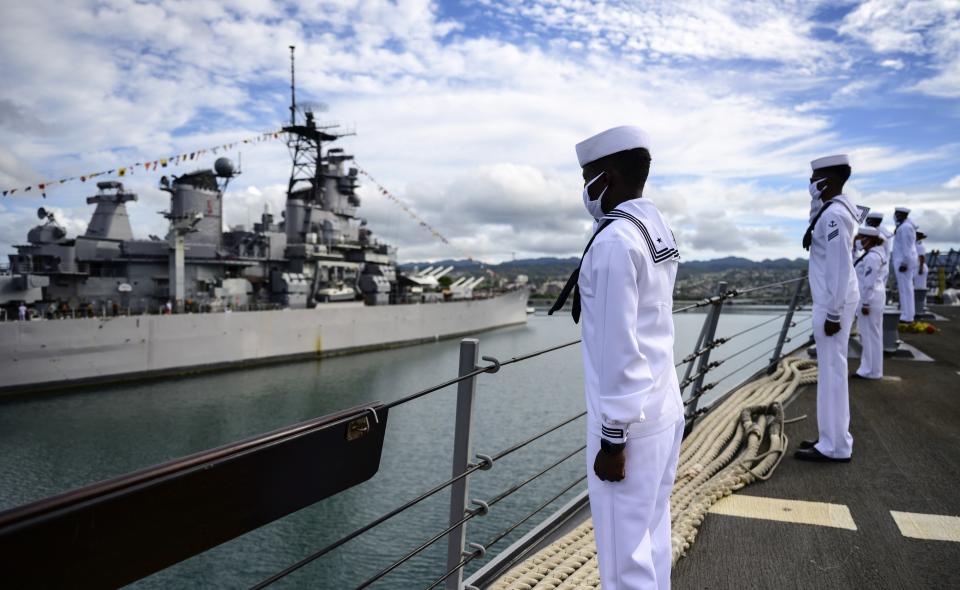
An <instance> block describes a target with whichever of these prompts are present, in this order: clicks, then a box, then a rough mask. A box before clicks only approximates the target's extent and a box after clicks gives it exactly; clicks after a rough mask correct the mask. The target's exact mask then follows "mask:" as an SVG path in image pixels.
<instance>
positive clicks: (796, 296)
mask: <svg viewBox="0 0 960 590" xmlns="http://www.w3.org/2000/svg"><path fill="white" fill-rule="evenodd" d="M803 276H804V277H806V276H807V273H806V272H804V273H803ZM806 283H807V282H806V281H802V280H801V281H797V288H796V290H794V292H793V299H792V300H791V301H790V308H789V309H787V315H786V316H785V317H784V318H783V326H782V327H781V328H780V337H779V338H777V345H776V347H774V349H773V356H772V357H770V364H769V366H767V374H768V375H770V374H771V373H773V372H774V371H775V370H776V368H777V363H778V362H779V361H780V354H781V353H782V352H783V345H784V343H785V342H786V341H787V333H788V332H789V331H790V325H791V324H792V323H793V312H794V311H795V310H796V309H797V305H799V304H800V295H801V294H802V293H803V286H804V285H805V284H806Z"/></svg>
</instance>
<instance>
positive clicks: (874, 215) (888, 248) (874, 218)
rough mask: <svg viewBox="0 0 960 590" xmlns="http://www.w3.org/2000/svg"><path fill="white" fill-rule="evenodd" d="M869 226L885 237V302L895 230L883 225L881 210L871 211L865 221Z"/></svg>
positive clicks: (883, 283) (884, 300)
mask: <svg viewBox="0 0 960 590" xmlns="http://www.w3.org/2000/svg"><path fill="white" fill-rule="evenodd" d="M864 224H866V225H867V226H868V227H875V228H877V231H878V232H880V237H881V238H883V259H884V260H886V261H887V263H886V264H885V265H884V266H883V280H882V282H881V285H882V287H883V292H884V299H883V303H884V305H886V303H887V296H886V292H887V285H888V284H889V278H890V255H891V254H892V253H893V232H892V231H890V230H889V229H887V228H886V227H885V226H884V225H883V213H880V212H879V211H871V212H870V213H868V214H867V219H866V221H864Z"/></svg>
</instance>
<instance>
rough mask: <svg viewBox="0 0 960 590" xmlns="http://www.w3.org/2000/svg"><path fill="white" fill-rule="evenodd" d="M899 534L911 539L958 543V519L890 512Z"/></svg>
mask: <svg viewBox="0 0 960 590" xmlns="http://www.w3.org/2000/svg"><path fill="white" fill-rule="evenodd" d="M890 516H892V517H893V520H894V521H896V523H897V526H898V527H900V534H902V535H903V536H904V537H910V538H911V539H926V540H928V541H953V542H954V543H960V517H957V516H945V515H941V514H916V513H914V512H895V511H893V510H891V511H890Z"/></svg>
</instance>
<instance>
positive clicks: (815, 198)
mask: <svg viewBox="0 0 960 590" xmlns="http://www.w3.org/2000/svg"><path fill="white" fill-rule="evenodd" d="M824 180H826V179H825V178H818V179H817V180H814V181H813V182H811V183H810V219H811V220H813V216H814V215H816V214H817V211H819V210H820V207H822V206H823V201H822V200H820V195H822V194H823V189H818V188H817V185H818V184H820V183H821V182H823V181H824ZM824 188H826V184H824Z"/></svg>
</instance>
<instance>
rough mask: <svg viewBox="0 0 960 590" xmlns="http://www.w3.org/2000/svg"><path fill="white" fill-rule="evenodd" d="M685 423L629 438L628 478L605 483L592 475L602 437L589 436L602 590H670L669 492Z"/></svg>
mask: <svg viewBox="0 0 960 590" xmlns="http://www.w3.org/2000/svg"><path fill="white" fill-rule="evenodd" d="M683 424H684V422H683V419H682V418H681V419H680V420H679V421H678V422H677V424H676V426H672V427H668V428H665V429H664V430H661V431H660V432H656V433H653V434H650V435H647V436H643V437H639V438H628V439H627V448H626V449H625V450H624V452H625V453H626V454H627V458H626V460H627V464H626V477H625V478H624V479H623V480H622V481H618V482H609V481H602V480H600V478H598V477H597V474H596V473H594V471H593V462H594V459H595V458H596V456H597V451H599V450H600V437H599V436H596V435H587V487H588V490H589V493H590V512H591V513H592V515H593V533H594V537H595V538H596V542H597V561H598V562H599V565H600V586H601V587H602V588H603V590H638V589H643V590H647V589H649V590H664V589H668V588H670V567H671V562H672V553H673V552H672V545H671V535H670V493H671V491H672V490H673V482H674V480H675V479H676V475H677V460H678V459H679V456H680V442H681V440H682V439H683Z"/></svg>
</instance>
